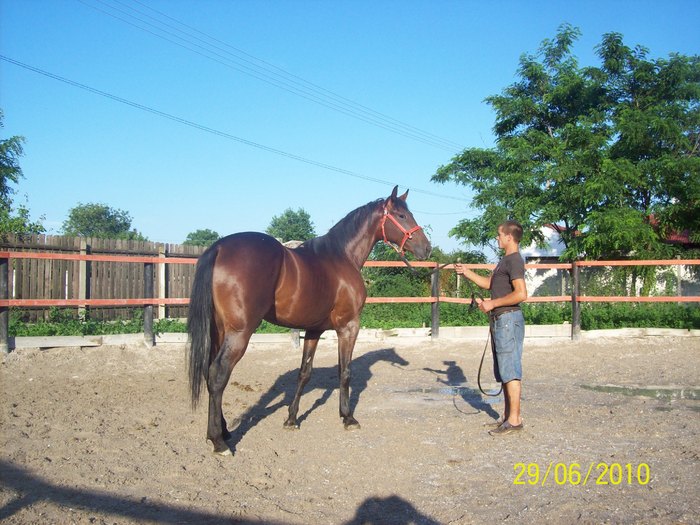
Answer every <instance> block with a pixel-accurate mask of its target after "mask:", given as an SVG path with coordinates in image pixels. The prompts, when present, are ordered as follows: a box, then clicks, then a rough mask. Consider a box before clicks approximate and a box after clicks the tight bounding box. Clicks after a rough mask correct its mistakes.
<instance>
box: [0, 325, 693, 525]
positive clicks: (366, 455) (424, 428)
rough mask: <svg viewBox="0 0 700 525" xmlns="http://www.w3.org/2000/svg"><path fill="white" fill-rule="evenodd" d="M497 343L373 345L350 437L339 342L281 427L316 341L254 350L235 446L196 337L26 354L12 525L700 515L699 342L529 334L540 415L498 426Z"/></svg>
mask: <svg viewBox="0 0 700 525" xmlns="http://www.w3.org/2000/svg"><path fill="white" fill-rule="evenodd" d="M482 348H483V343H480V342H478V341H456V340H452V341H439V342H430V341H425V340H420V341H415V340H413V341H412V340H410V339H403V338H390V339H386V340H383V341H377V342H375V343H361V344H358V346H357V347H356V350H355V359H354V361H353V379H352V396H351V397H352V398H351V402H352V405H353V406H354V408H355V415H356V417H357V419H358V420H359V421H360V423H361V425H362V428H361V430H358V431H353V432H349V431H345V430H344V429H343V426H342V424H341V422H340V419H339V417H338V390H337V368H336V355H337V354H336V350H335V347H334V343H333V341H323V342H322V343H321V346H320V347H319V351H318V353H317V357H316V362H315V370H314V375H313V378H312V380H311V383H310V384H309V387H308V388H307V391H306V393H305V395H304V396H303V398H302V401H301V407H300V412H299V415H300V423H301V424H300V428H299V430H296V431H288V430H284V429H283V428H282V423H283V421H284V419H285V416H286V411H287V405H288V403H289V401H290V399H291V396H292V394H293V389H294V386H295V383H296V375H297V367H298V365H299V361H300V356H301V352H300V351H299V350H297V349H293V348H292V347H291V345H286V344H255V345H252V346H251V348H249V350H248V353H247V355H246V356H245V357H244V359H243V360H242V361H241V363H240V364H239V365H238V367H237V368H236V370H235V371H234V375H233V377H232V379H231V383H230V384H229V387H228V389H227V390H226V393H225V395H224V410H225V415H226V417H227V419H228V421H229V427H230V428H231V429H232V430H234V438H233V445H234V447H235V455H234V456H232V457H220V456H215V455H213V454H212V453H211V450H212V448H211V445H210V444H209V443H207V442H206V441H205V439H204V436H205V432H206V428H205V425H206V413H205V412H206V411H205V409H204V406H206V403H204V406H201V407H200V408H199V409H198V410H197V411H195V412H193V411H192V410H191V409H190V402H189V398H188V392H187V381H186V375H185V370H184V365H185V357H184V352H185V350H184V346H183V345H164V346H159V347H156V348H153V349H146V348H144V347H137V346H125V347H114V346H113V347H99V348H84V349H78V348H70V349H52V350H38V349H34V350H31V349H23V350H18V351H15V352H13V353H11V354H9V355H8V356H6V357H4V359H3V362H2V365H1V367H0V381H1V384H2V407H1V409H0V414H1V416H0V417H1V418H2V420H1V423H2V432H1V436H0V438H1V442H0V446H1V450H2V452H0V474H1V476H0V478H1V481H0V521H2V522H3V523H11V524H15V523H32V524H33V523H61V524H62V523H80V524H83V523H85V524H87V523H96V524H107V523H108V524H112V523H119V524H121V523H173V524H174V523H197V524H201V523H240V524H261V523H271V524H302V523H303V524H316V523H318V524H325V523H328V524H365V523H366V524H384V523H386V524H437V523H439V524H463V523H464V524H466V523H501V522H505V523H700V461H699V457H700V440H698V432H699V430H700V417H699V416H700V414H699V409H700V404H699V401H698V393H699V392H700V377H699V374H698V370H699V369H700V366H699V363H700V361H699V358H700V339H698V338H694V337H678V338H673V337H647V338H636V339H635V338H602V339H597V340H592V341H582V342H576V343H574V342H571V341H566V340H558V341H557V340H552V339H540V340H528V341H526V350H525V358H524V368H525V377H524V383H523V387H524V388H523V397H524V399H523V415H524V419H525V427H526V428H525V430H524V431H523V432H522V433H520V434H516V435H510V436H505V437H500V438H494V437H491V436H490V435H489V434H488V433H487V429H486V428H485V427H484V424H486V423H488V422H491V421H493V419H494V418H496V417H497V411H498V410H499V409H500V407H501V404H500V401H501V400H499V399H496V402H495V403H491V401H492V400H491V399H490V398H486V397H484V396H482V395H480V394H479V393H478V390H477V387H476V372H477V369H478V364H479V358H480V356H481V351H482ZM487 372H488V370H487ZM485 383H486V385H485V386H489V387H492V386H494V385H493V383H492V380H491V377H490V374H488V373H487V374H486V381H485ZM577 465H579V466H577ZM584 478H586V479H584Z"/></svg>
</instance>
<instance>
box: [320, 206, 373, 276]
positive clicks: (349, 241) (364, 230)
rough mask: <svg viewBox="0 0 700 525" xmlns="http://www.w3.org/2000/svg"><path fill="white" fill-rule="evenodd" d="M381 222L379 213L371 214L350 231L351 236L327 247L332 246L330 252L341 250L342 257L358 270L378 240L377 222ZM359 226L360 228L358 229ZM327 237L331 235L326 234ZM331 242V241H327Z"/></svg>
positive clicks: (336, 240)
mask: <svg viewBox="0 0 700 525" xmlns="http://www.w3.org/2000/svg"><path fill="white" fill-rule="evenodd" d="M380 220H381V211H376V212H373V213H372V214H371V215H370V216H369V217H368V218H367V220H366V221H365V223H364V224H362V225H356V226H358V227H357V228H355V229H354V230H353V231H352V234H351V235H347V234H346V236H345V237H344V238H342V239H337V238H336V239H334V241H335V242H330V243H329V244H328V245H327V246H334V248H330V249H331V250H334V251H337V250H341V251H342V252H343V255H345V257H346V258H347V259H349V260H350V261H351V262H352V264H353V265H354V266H355V267H356V268H357V269H358V270H359V269H361V268H362V266H363V265H364V263H365V261H366V260H367V258H368V257H369V254H370V253H371V252H372V248H373V247H374V245H375V244H376V243H377V241H378V240H379V237H378V230H379V221H380ZM359 226H361V227H359ZM328 235H332V233H331V232H328V234H327V236H328ZM328 241H331V239H328Z"/></svg>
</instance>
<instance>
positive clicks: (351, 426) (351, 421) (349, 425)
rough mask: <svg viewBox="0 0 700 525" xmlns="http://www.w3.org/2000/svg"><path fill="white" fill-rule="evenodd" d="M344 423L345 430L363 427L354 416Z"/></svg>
mask: <svg viewBox="0 0 700 525" xmlns="http://www.w3.org/2000/svg"><path fill="white" fill-rule="evenodd" d="M343 425H344V426H345V430H360V429H361V428H362V427H361V426H360V424H359V423H358V422H357V420H356V419H352V418H349V419H347V420H346V421H344V422H343Z"/></svg>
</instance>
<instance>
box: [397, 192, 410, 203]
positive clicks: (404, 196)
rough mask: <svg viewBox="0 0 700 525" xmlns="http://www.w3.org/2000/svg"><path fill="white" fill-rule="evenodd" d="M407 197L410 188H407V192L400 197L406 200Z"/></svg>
mask: <svg viewBox="0 0 700 525" xmlns="http://www.w3.org/2000/svg"><path fill="white" fill-rule="evenodd" d="M406 197H408V190H406V193H404V194H403V195H401V197H399V199H401V200H402V201H405V200H406Z"/></svg>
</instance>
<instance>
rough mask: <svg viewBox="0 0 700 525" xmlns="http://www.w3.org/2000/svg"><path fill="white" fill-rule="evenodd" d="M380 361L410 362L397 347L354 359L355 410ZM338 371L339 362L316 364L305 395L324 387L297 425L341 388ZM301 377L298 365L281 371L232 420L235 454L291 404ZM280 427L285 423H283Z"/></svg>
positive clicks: (230, 441)
mask: <svg viewBox="0 0 700 525" xmlns="http://www.w3.org/2000/svg"><path fill="white" fill-rule="evenodd" d="M380 362H384V363H389V364H390V365H392V366H408V364H409V362H408V361H406V360H405V359H404V358H403V357H401V356H400V355H399V354H398V353H397V352H396V350H395V349H394V348H382V349H380V350H373V351H371V352H366V353H364V354H362V355H359V356H357V357H356V358H354V359H353V360H352V361H351V363H350V367H351V372H352V379H351V383H350V399H349V402H350V410H351V411H352V412H354V411H355V408H356V407H357V405H358V404H359V401H360V396H361V395H362V393H363V392H364V391H365V389H366V388H367V385H368V384H369V380H370V379H371V378H372V371H371V369H372V367H373V366H374V365H376V364H377V363H380ZM338 373H339V372H338V365H337V364H335V365H333V366H327V367H318V368H317V367H314V369H313V372H312V374H311V379H309V382H308V383H307V385H306V387H305V388H304V392H303V396H307V395H309V394H310V393H311V392H314V391H316V390H321V396H320V397H319V398H318V399H316V401H314V403H313V405H312V406H311V407H310V408H309V409H308V410H306V411H305V412H304V413H302V414H301V415H299V416H298V417H297V425H301V424H302V423H303V422H304V421H305V420H306V418H308V417H309V415H310V414H311V413H312V412H313V411H314V410H316V409H318V408H319V407H321V406H323V405H324V404H325V403H326V402H327V401H328V399H329V398H330V397H331V395H332V394H333V392H334V391H335V390H336V389H338V381H339V379H338ZM298 377H299V369H298V368H295V369H293V370H290V371H289V372H286V373H284V374H282V375H281V376H280V377H278V378H277V380H276V381H275V382H274V384H273V385H272V386H271V387H270V388H269V390H268V391H267V392H265V393H264V394H263V395H262V396H261V397H260V399H258V401H257V402H256V403H255V404H254V405H253V406H251V407H249V408H248V409H247V410H246V411H245V412H244V413H243V414H241V415H240V416H238V417H237V418H235V419H234V420H233V421H231V424H230V427H234V426H235V425H236V424H237V426H235V428H230V430H229V432H230V434H231V437H230V438H228V439H227V440H226V444H227V445H228V447H229V449H230V450H231V452H232V453H235V450H236V446H237V445H238V444H239V443H240V442H241V440H242V439H243V437H244V436H245V435H246V434H247V433H248V431H250V430H251V429H252V428H254V427H255V426H256V425H257V424H258V422H260V421H262V420H263V419H265V418H266V417H268V416H270V415H272V414H273V413H275V412H276V411H277V410H279V409H280V408H283V407H288V406H289V405H290V404H291V402H292V400H293V399H294V393H295V391H296V387H297V380H298ZM339 417H340V415H339ZM281 427H282V424H281V423H280V428H281Z"/></svg>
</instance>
